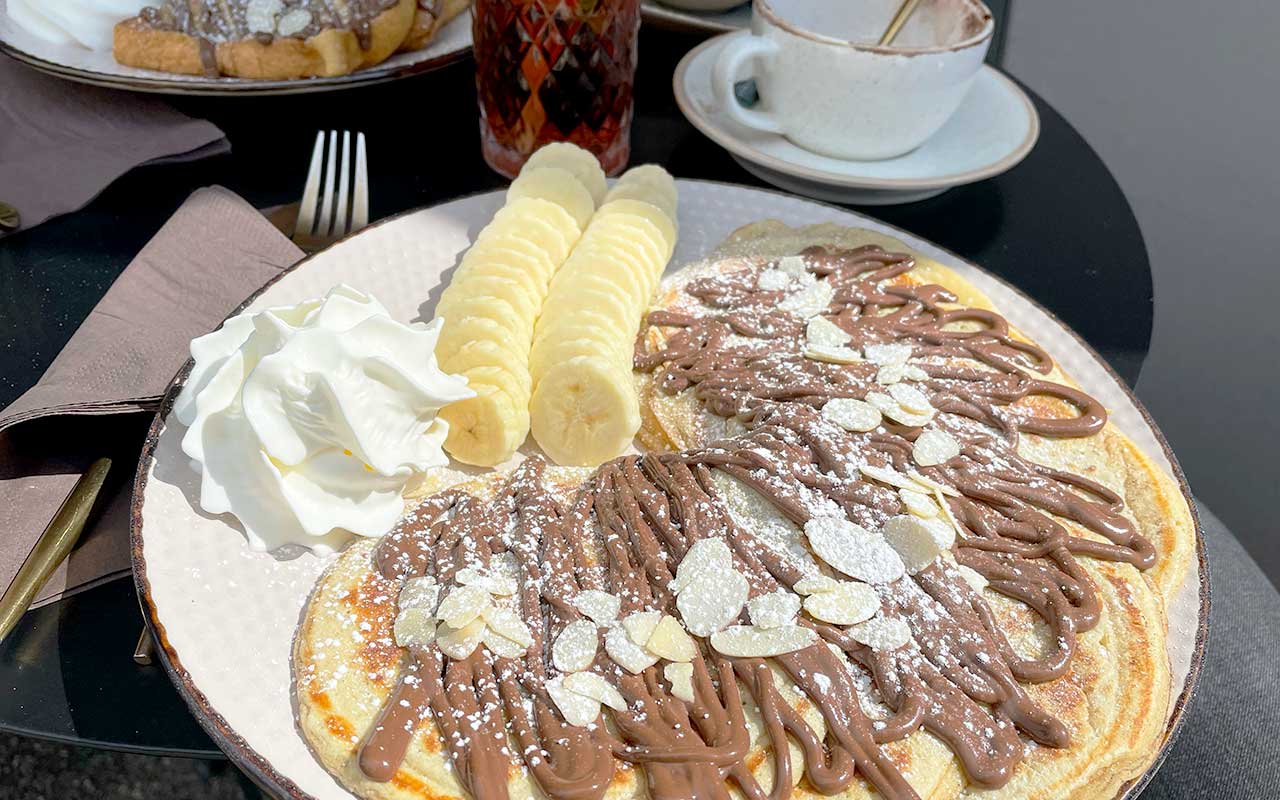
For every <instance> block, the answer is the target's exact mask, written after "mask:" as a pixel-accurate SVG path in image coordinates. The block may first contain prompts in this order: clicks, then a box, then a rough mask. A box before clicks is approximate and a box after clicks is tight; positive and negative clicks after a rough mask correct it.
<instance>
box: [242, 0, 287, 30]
mask: <svg viewBox="0 0 1280 800" xmlns="http://www.w3.org/2000/svg"><path fill="white" fill-rule="evenodd" d="M281 11H284V0H249V2H247V3H245V7H244V22H245V27H246V28H247V29H248V30H249V32H250V33H275V32H276V17H277V16H279V14H280V12H281Z"/></svg>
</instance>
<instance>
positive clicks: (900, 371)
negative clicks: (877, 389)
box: [876, 364, 907, 386]
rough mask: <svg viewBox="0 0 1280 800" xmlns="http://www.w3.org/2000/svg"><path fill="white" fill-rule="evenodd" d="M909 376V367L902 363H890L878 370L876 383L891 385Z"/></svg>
mask: <svg viewBox="0 0 1280 800" xmlns="http://www.w3.org/2000/svg"><path fill="white" fill-rule="evenodd" d="M906 377H907V368H906V367H904V366H903V365H901V364H890V365H888V366H886V367H881V368H880V369H878V370H876V383H878V384H880V385H881V386H889V385H891V384H894V383H897V382H899V381H901V380H903V379H904V378H906Z"/></svg>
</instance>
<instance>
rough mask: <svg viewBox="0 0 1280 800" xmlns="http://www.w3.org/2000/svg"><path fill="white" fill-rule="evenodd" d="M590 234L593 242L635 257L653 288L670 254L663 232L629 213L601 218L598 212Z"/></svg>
mask: <svg viewBox="0 0 1280 800" xmlns="http://www.w3.org/2000/svg"><path fill="white" fill-rule="evenodd" d="M619 202H621V201H619ZM659 216H661V215H659ZM591 234H592V236H591V241H593V242H595V241H601V242H609V243H610V244H612V245H614V246H617V247H619V248H624V249H626V250H627V251H629V252H631V253H633V254H635V255H636V257H637V258H639V259H640V262H641V264H642V265H643V266H644V268H645V270H646V272H647V273H648V274H649V275H650V276H651V279H652V280H653V281H654V285H655V286H656V285H657V279H658V276H660V275H661V274H662V271H663V270H664V269H666V266H667V261H668V260H669V259H670V257H671V254H670V253H669V252H668V251H667V247H666V244H665V242H664V241H663V239H662V232H661V231H660V230H658V227H657V226H656V225H654V224H653V223H652V222H649V221H648V220H646V219H643V218H641V217H636V216H633V215H630V214H613V215H611V216H607V217H600V216H599V214H598V213H597V216H596V218H595V219H593V220H592V222H591Z"/></svg>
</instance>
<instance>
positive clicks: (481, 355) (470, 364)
mask: <svg viewBox="0 0 1280 800" xmlns="http://www.w3.org/2000/svg"><path fill="white" fill-rule="evenodd" d="M528 358H529V356H528V354H527V353H522V354H520V355H516V354H515V353H513V352H511V351H510V350H508V349H506V348H505V347H503V346H502V345H500V344H498V343H497V342H495V341H492V340H490V339H475V340H474V341H470V342H467V343H466V344H464V345H463V346H462V347H460V348H458V350H457V351H456V352H454V353H452V354H451V355H450V356H449V358H448V359H447V362H442V365H443V366H444V368H445V369H447V370H448V371H449V372H460V373H462V374H463V375H466V376H467V380H468V382H469V381H470V380H471V371H472V370H474V369H477V368H480V367H496V368H498V369H504V370H507V371H509V372H510V373H511V376H512V377H513V378H514V379H515V385H516V387H517V388H518V391H513V392H508V394H510V395H511V399H512V400H520V399H522V398H527V397H528V395H529V392H530V390H531V389H532V388H533V386H532V384H531V378H530V377H529V370H528V368H527V367H526V364H527V363H528ZM517 367H520V369H516V368H517Z"/></svg>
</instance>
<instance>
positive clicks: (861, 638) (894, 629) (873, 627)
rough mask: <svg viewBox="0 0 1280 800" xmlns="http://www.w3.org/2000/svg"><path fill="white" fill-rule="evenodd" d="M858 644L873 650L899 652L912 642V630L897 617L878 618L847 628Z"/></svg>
mask: <svg viewBox="0 0 1280 800" xmlns="http://www.w3.org/2000/svg"><path fill="white" fill-rule="evenodd" d="M845 630H847V631H848V632H849V635H850V636H852V637H853V640H854V641H856V642H861V643H862V644H865V645H866V646H867V647H870V648H871V649H872V650H897V649H898V648H899V647H902V646H904V645H905V644H906V643H907V642H909V641H911V628H909V627H907V623H905V622H903V621H902V620H900V619H897V618H896V617H885V616H876V617H872V618H871V619H869V620H867V621H866V622H859V623H858V624H857V625H850V626H849V627H848V628H846V629H845Z"/></svg>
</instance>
